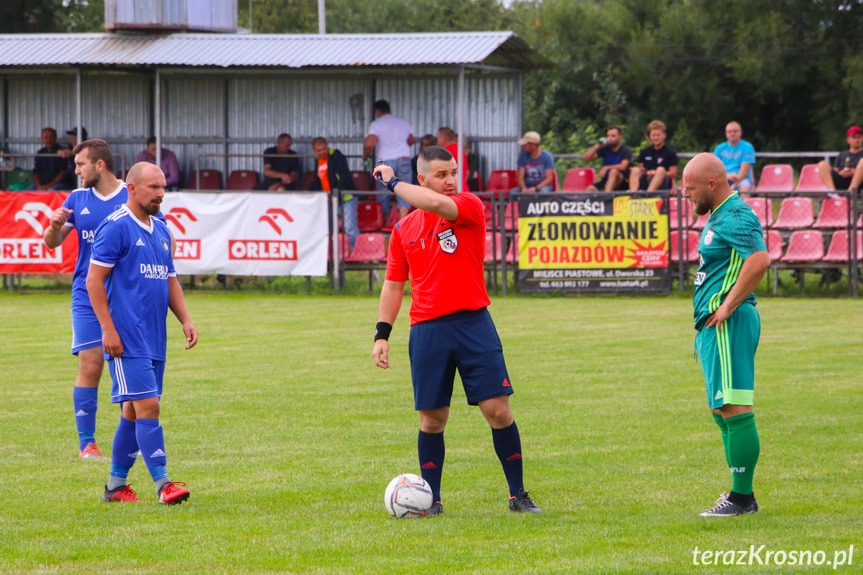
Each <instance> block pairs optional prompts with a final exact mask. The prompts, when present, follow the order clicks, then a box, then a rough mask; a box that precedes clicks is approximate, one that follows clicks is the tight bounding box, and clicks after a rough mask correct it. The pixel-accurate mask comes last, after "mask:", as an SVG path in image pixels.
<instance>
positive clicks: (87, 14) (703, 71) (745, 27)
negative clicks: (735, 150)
mask: <svg viewBox="0 0 863 575" xmlns="http://www.w3.org/2000/svg"><path fill="white" fill-rule="evenodd" d="M103 6H104V0H4V1H3V2H0V33H20V32H84V31H98V30H102V29H103V26H102V20H103ZM238 9H239V22H240V25H241V26H244V27H248V25H249V14H248V2H246V1H245V0H240V1H239V2H238ZM326 11H327V31H328V32H329V33H382V34H385V33H403V32H441V31H452V30H513V31H515V32H516V33H518V34H519V36H521V37H522V38H523V39H524V40H525V41H526V42H527V43H528V44H530V45H531V46H532V47H533V49H535V50H536V51H537V52H539V53H540V54H542V55H543V56H545V57H546V58H547V59H548V60H549V61H551V62H552V63H553V66H552V67H550V68H538V69H533V70H529V71H528V72H527V73H526V75H525V78H524V81H525V90H524V113H523V118H524V126H523V127H524V128H525V129H533V130H537V131H539V132H540V133H547V132H553V133H555V134H575V133H577V132H579V131H580V130H582V129H583V127H584V126H586V125H593V126H605V125H608V124H612V123H614V124H626V125H628V126H631V127H632V128H633V129H634V130H637V131H639V132H640V131H641V130H643V127H644V126H646V125H647V123H648V122H649V121H650V120H653V119H661V120H663V121H664V122H665V123H666V124H667V125H668V128H669V142H670V144H671V145H672V146H674V147H676V148H677V149H678V150H680V151H695V150H707V149H710V148H711V146H712V145H713V144H715V143H716V142H717V141H721V140H722V137H723V133H724V126H725V124H726V123H727V122H728V121H730V120H737V121H739V122H740V123H741V124H742V125H743V129H744V137H745V138H746V139H748V140H750V141H751V142H752V143H753V144H754V145H755V148H756V150H761V151H777V150H788V151H794V150H819V149H826V150H835V149H841V148H844V147H845V142H844V132H845V129H846V128H847V127H848V126H849V125H850V124H852V123H860V122H863V118H861V117H860V115H859V113H860V112H859V110H860V106H859V99H860V96H859V94H860V93H861V89H863V57H861V56H860V55H859V54H860V48H861V42H863V40H861V39H863V5H861V4H860V3H859V2H847V1H845V2H838V1H818V2H815V1H812V0H725V1H723V2H717V1H715V0H583V1H573V0H542V1H539V0H517V1H514V2H512V3H510V4H509V6H508V7H504V5H503V4H502V3H500V2H498V1H497V0H327V2H326ZM252 20H253V26H252V28H253V31H254V32H256V33H306V34H310V33H317V31H318V22H317V2H316V1H315V0H254V1H253V5H252ZM564 139H566V138H564Z"/></svg>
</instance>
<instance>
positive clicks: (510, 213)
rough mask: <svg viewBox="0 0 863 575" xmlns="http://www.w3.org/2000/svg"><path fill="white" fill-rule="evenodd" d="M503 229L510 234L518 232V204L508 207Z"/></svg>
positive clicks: (505, 211)
mask: <svg viewBox="0 0 863 575" xmlns="http://www.w3.org/2000/svg"><path fill="white" fill-rule="evenodd" d="M503 229H505V230H506V231H508V232H511V231H513V230H518V202H511V203H509V204H507V205H506V208H505V209H504V212H503Z"/></svg>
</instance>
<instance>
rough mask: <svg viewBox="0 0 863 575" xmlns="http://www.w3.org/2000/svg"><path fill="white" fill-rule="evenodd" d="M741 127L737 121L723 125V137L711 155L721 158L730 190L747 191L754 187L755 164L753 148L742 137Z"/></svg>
mask: <svg viewBox="0 0 863 575" xmlns="http://www.w3.org/2000/svg"><path fill="white" fill-rule="evenodd" d="M742 136H743V128H741V127H740V124H738V123H737V122H728V125H727V126H725V138H726V139H727V140H728V141H727V142H723V143H721V144H719V145H718V146H716V149H714V150H713V155H715V156H716V157H718V158H719V159H720V160H722V163H723V165H725V171H726V172H727V174H728V185H729V186H730V187H731V190H732V191H738V192H748V191H751V190H752V188H754V187H755V182H753V181H752V166H753V165H755V148H754V147H753V146H752V144H750V143H749V142H747V141H746V140H744V139H742Z"/></svg>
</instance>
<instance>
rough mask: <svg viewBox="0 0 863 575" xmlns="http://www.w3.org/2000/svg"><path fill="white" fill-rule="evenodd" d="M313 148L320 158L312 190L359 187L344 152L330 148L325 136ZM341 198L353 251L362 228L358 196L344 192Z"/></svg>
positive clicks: (329, 190) (326, 190)
mask: <svg viewBox="0 0 863 575" xmlns="http://www.w3.org/2000/svg"><path fill="white" fill-rule="evenodd" d="M312 149H313V150H314V151H315V155H316V156H317V157H318V158H317V162H316V166H317V170H316V171H315V177H314V179H313V180H312V183H311V184H309V190H310V191H317V190H323V191H325V192H330V193H332V192H335V191H336V190H340V191H342V192H344V191H345V190H356V189H357V188H356V186H354V178H353V177H352V176H351V170H350V168H348V160H347V159H346V158H345V155H344V154H342V153H341V152H340V151H339V150H334V149H332V148H330V147H329V145H328V144H327V141H326V140H325V139H324V138H315V139H314V140H312ZM341 200H342V204H341V206H340V209H341V212H342V214H341V215H342V226H343V227H344V229H345V234H347V236H348V244H349V246H350V249H351V251H352V252H353V251H354V246H355V245H356V243H357V237H358V236H359V235H360V228H359V225H358V223H357V197H356V196H355V195H353V194H342V198H341Z"/></svg>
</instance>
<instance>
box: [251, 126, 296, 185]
mask: <svg viewBox="0 0 863 575" xmlns="http://www.w3.org/2000/svg"><path fill="white" fill-rule="evenodd" d="M293 143H294V140H293V138H291V135H290V134H279V137H278V139H277V140H276V145H275V146H274V147H272V148H267V149H266V150H264V155H270V154H288V155H292V156H296V155H297V153H296V152H295V151H293V150H292V149H291V145H292V144H293ZM299 179H300V160H299V158H264V181H263V183H261V184H260V185H258V189H260V190H270V191H272V192H284V191H287V190H296V189H297V186H298V185H299Z"/></svg>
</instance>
